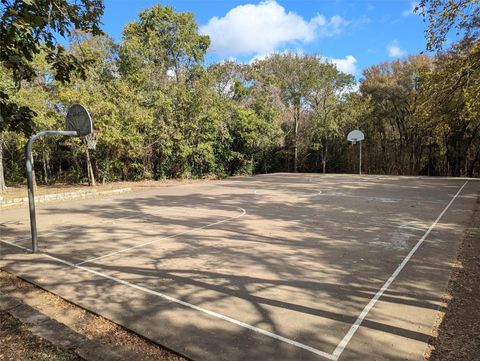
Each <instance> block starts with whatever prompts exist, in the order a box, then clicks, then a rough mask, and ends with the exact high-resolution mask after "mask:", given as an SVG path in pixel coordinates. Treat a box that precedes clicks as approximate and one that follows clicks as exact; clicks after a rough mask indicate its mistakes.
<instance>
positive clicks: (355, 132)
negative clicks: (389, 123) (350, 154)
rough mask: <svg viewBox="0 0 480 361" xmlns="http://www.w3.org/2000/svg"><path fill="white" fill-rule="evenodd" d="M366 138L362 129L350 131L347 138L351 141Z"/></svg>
mask: <svg viewBox="0 0 480 361" xmlns="http://www.w3.org/2000/svg"><path fill="white" fill-rule="evenodd" d="M364 139H365V136H364V135H363V133H362V132H361V131H360V130H356V129H355V130H352V131H351V132H350V133H348V135H347V140H348V141H349V142H359V141H362V140H364Z"/></svg>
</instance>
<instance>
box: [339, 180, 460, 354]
mask: <svg viewBox="0 0 480 361" xmlns="http://www.w3.org/2000/svg"><path fill="white" fill-rule="evenodd" d="M467 183H468V180H467V181H466V182H465V183H463V185H462V186H461V187H460V188H459V189H458V191H457V193H456V194H455V195H454V196H453V198H452V199H451V200H450V202H449V203H448V204H447V205H446V207H445V208H444V209H443V211H442V212H441V213H440V214H439V216H438V217H437V219H435V221H434V222H433V223H432V224H431V225H430V227H428V229H427V231H426V232H425V233H424V235H423V236H422V238H420V240H419V241H418V242H417V244H416V245H415V246H414V247H413V248H412V249H411V250H410V252H409V253H408V254H407V256H406V257H405V258H404V259H403V261H402V263H400V264H399V265H398V267H397V268H396V269H395V271H394V272H393V273H392V275H391V276H390V278H389V279H388V280H387V281H386V282H385V283H384V284H383V286H382V288H380V289H379V290H378V292H377V293H376V294H375V296H373V298H372V299H371V300H370V302H369V303H368V304H367V305H366V306H365V308H364V309H363V311H362V313H361V314H360V316H358V318H357V320H356V321H355V322H354V323H353V325H352V326H351V327H350V330H348V332H347V334H346V335H345V336H344V337H343V339H342V340H341V341H340V343H339V344H338V346H337V347H336V348H335V350H334V351H333V353H332V356H333V358H332V360H334V361H336V360H338V358H339V357H340V355H341V354H342V352H343V350H344V349H345V347H346V346H347V345H348V343H349V342H350V340H351V339H352V337H353V335H354V334H355V332H356V331H357V329H358V328H359V327H360V325H361V324H362V322H363V320H364V319H365V317H367V315H368V313H369V312H370V310H371V309H372V308H373V306H375V304H376V303H377V301H378V300H379V299H380V297H382V295H383V293H384V292H385V291H386V290H387V289H388V287H390V285H391V284H392V282H393V281H394V280H395V278H397V276H398V275H399V274H400V272H401V271H402V269H403V268H404V267H405V265H406V264H407V263H408V261H410V259H411V258H412V256H413V255H414V254H415V252H416V251H417V249H418V248H419V247H420V246H421V245H422V243H423V242H424V241H425V239H426V238H427V237H428V235H429V234H430V232H431V231H432V230H433V228H434V227H435V226H436V225H437V223H438V221H440V219H441V218H442V217H443V215H444V214H445V212H446V211H447V210H448V208H450V206H451V205H452V203H453V201H455V199H456V198H457V197H458V195H459V194H460V192H461V191H462V189H463V188H464V187H465V186H466V185H467Z"/></svg>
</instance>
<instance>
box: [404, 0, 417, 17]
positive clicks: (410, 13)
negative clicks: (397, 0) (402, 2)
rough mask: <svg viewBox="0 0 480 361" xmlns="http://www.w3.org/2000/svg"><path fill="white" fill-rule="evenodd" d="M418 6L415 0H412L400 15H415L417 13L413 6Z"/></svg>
mask: <svg viewBox="0 0 480 361" xmlns="http://www.w3.org/2000/svg"><path fill="white" fill-rule="evenodd" d="M417 6H418V3H417V2H416V1H412V2H411V3H410V9H408V10H405V11H404V12H403V13H402V15H403V16H410V15H416V14H417V13H416V12H415V8H416V7H417Z"/></svg>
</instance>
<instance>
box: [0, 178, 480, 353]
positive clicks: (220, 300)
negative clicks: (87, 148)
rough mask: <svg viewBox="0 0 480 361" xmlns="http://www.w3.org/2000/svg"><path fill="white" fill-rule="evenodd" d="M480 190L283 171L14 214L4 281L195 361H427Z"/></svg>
mask: <svg viewBox="0 0 480 361" xmlns="http://www.w3.org/2000/svg"><path fill="white" fill-rule="evenodd" d="M479 191H480V182H479V181H478V180H475V179H470V180H467V179H459V178H427V177H395V176H357V175H320V174H286V173H277V174H270V175H262V176H255V177H236V178H230V179H228V180H224V181H213V182H205V183H195V184H187V185H178V186H169V187H159V188H154V189H150V190H148V191H142V192H138V193H130V194H122V195H117V196H110V197H106V198H98V199H87V200H78V201H68V202H58V203H47V204H43V205H39V206H38V207H37V213H38V216H37V219H38V229H39V245H40V249H41V251H42V253H40V254H32V253H30V252H28V251H27V250H26V249H27V248H29V247H30V240H29V220H28V212H27V209H26V208H17V209H2V210H0V212H1V219H0V232H1V234H0V240H1V242H0V255H1V257H0V267H1V268H3V269H5V270H6V271H9V272H12V273H15V274H17V275H18V276H20V277H22V278H24V279H27V280H29V281H31V282H34V283H36V284H38V285H39V286H41V287H43V288H45V289H47V290H50V291H52V292H54V293H56V294H58V295H60V296H61V297H63V298H65V299H67V300H70V301H72V302H74V303H76V304H78V305H80V306H82V307H84V308H86V309H88V310H91V311H93V312H96V313H98V314H101V315H103V316H105V317H107V318H109V319H111V320H113V321H115V322H117V323H119V324H121V325H123V326H125V327H127V328H129V329H131V330H133V331H135V332H137V333H139V334H141V335H143V336H145V337H147V338H149V339H151V340H153V341H155V342H157V343H159V344H161V345H163V346H166V347H167V348H170V349H172V350H174V351H176V352H178V353H180V354H182V355H185V356H187V357H189V358H191V359H195V360H327V359H330V360H421V359H422V355H423V352H424V349H425V346H426V342H427V341H428V338H429V336H430V334H431V330H432V326H433V324H434V321H435V317H436V315H437V309H438V306H439V304H440V301H441V298H442V296H443V294H444V290H445V288H446V285H447V281H448V278H449V274H450V271H451V266H452V262H453V260H454V258H455V254H456V250H457V247H458V244H459V241H460V240H461V238H462V236H463V233H464V231H465V228H466V227H467V225H468V222H469V218H470V215H471V210H472V209H473V206H474V204H475V202H476V198H477V195H478V192H479Z"/></svg>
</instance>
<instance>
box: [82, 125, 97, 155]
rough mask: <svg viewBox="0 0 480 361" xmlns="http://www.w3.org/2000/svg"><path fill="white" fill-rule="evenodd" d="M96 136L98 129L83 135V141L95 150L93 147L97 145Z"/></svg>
mask: <svg viewBox="0 0 480 361" xmlns="http://www.w3.org/2000/svg"><path fill="white" fill-rule="evenodd" d="M97 136H98V130H94V131H93V132H91V133H89V134H87V135H84V136H83V141H84V142H85V144H86V145H87V148H88V149H90V150H95V148H96V147H97V139H98V138H97Z"/></svg>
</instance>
